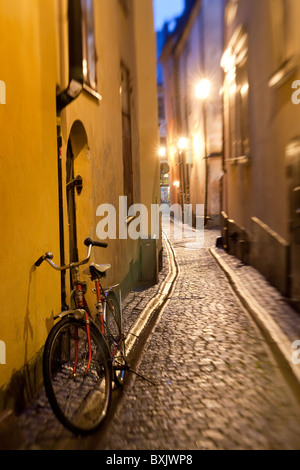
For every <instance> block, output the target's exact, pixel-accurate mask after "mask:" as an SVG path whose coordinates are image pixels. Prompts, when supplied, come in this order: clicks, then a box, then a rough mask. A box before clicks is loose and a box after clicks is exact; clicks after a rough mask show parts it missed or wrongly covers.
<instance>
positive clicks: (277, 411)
mask: <svg viewBox="0 0 300 470" xmlns="http://www.w3.org/2000/svg"><path fill="white" fill-rule="evenodd" d="M215 239H216V232H214V231H207V232H206V234H205V247H204V248H203V249H201V250H200V251H198V250H190V249H187V248H186V247H187V246H188V245H186V244H185V243H184V241H183V240H182V241H174V240H173V247H174V250H175V254H176V257H177V261H178V264H179V267H180V274H179V278H178V280H177V283H176V287H175V290H174V292H173V295H172V298H171V299H170V301H169V304H168V306H167V308H166V309H165V311H164V312H163V314H162V316H161V319H160V322H159V324H158V325H157V327H156V329H155V331H154V333H153V335H152V337H151V340H150V341H149V342H148V345H147V347H146V348H145V350H144V352H143V358H142V360H141V361H140V364H139V369H138V371H139V372H140V373H141V374H144V375H145V376H146V377H148V378H150V379H151V380H153V381H155V382H156V384H157V385H156V386H151V385H149V384H148V383H147V382H145V381H143V380H142V379H140V378H139V377H135V378H134V379H133V380H132V382H131V384H130V386H129V388H128V389H127V390H126V393H125V396H124V399H123V400H122V401H121V403H120V406H119V409H118V413H117V416H115V418H114V420H113V422H112V423H111V425H110V426H109V428H108V429H107V432H106V436H105V438H104V439H103V440H102V441H101V448H103V449H108V450H111V449H137V450H141V449H146V450H162V449H164V450H174V449H176V450H182V449H186V450H187V449H188V450H193V449H299V448H300V422H299V416H300V415H299V406H298V404H297V401H296V400H295V397H294V395H292V393H291V391H290V389H289V387H288V386H287V384H286V382H285V381H284V380H283V377H282V375H281V373H280V371H279V369H278V366H277V365H276V363H275V361H274V359H273V357H272V356H271V354H270V351H269V348H268V346H267V345H266V342H265V339H264V338H263V336H262V335H261V333H260V331H259V330H258V328H257V327H256V325H255V324H254V322H253V320H252V319H251V318H249V315H248V313H247V312H246V311H245V310H244V308H243V307H242V306H241V304H240V302H239V301H238V300H237V298H236V296H235V294H234V293H233V291H232V290H231V288H230V286H229V283H228V280H227V278H226V277H225V275H224V274H223V272H222V271H221V270H220V269H219V267H218V265H217V264H216V262H215V260H214V259H213V258H212V256H211V255H210V253H209V251H208V248H209V247H210V246H214V244H215Z"/></svg>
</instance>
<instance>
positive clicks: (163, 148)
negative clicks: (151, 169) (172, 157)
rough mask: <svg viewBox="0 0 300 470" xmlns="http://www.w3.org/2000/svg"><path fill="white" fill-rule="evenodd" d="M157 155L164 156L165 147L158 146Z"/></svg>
mask: <svg viewBox="0 0 300 470" xmlns="http://www.w3.org/2000/svg"><path fill="white" fill-rule="evenodd" d="M158 155H159V156H160V157H165V156H166V155H167V150H166V147H160V149H159V151H158Z"/></svg>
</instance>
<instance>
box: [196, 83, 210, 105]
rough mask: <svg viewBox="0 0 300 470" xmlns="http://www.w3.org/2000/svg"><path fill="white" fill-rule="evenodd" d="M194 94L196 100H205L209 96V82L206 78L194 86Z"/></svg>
mask: <svg viewBox="0 0 300 470" xmlns="http://www.w3.org/2000/svg"><path fill="white" fill-rule="evenodd" d="M195 93H196V98H197V99H198V100H206V99H207V98H208V97H209V95H210V81H209V80H207V79H206V78H204V79H203V80H200V82H199V83H197V85H196V88H195Z"/></svg>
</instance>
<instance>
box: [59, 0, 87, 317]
mask: <svg viewBox="0 0 300 470" xmlns="http://www.w3.org/2000/svg"><path fill="white" fill-rule="evenodd" d="M68 22H69V85H68V87H67V89H66V90H64V91H62V92H61V93H59V94H58V95H57V96H56V114H57V162H58V196H59V240H60V263H61V266H64V265H65V264H66V263H65V242H64V210H63V178H62V153H61V149H62V135H61V124H60V123H61V112H62V111H63V109H65V108H66V107H67V106H68V105H69V104H70V103H72V102H73V101H74V100H75V99H76V98H78V96H79V95H80V93H81V92H82V89H83V70H82V59H83V53H82V34H81V32H82V11H81V2H80V0H69V2H68ZM61 306H62V310H63V311H64V310H68V305H67V303H66V272H65V271H62V272H61Z"/></svg>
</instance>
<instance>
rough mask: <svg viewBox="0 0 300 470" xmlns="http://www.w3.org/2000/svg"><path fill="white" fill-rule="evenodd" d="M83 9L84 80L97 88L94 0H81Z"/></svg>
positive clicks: (88, 84)
mask: <svg viewBox="0 0 300 470" xmlns="http://www.w3.org/2000/svg"><path fill="white" fill-rule="evenodd" d="M81 10H82V66H83V80H84V83H85V84H86V85H87V86H89V87H91V88H92V89H93V90H95V89H96V87H97V76H96V48H95V32H94V8H93V0H81Z"/></svg>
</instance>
